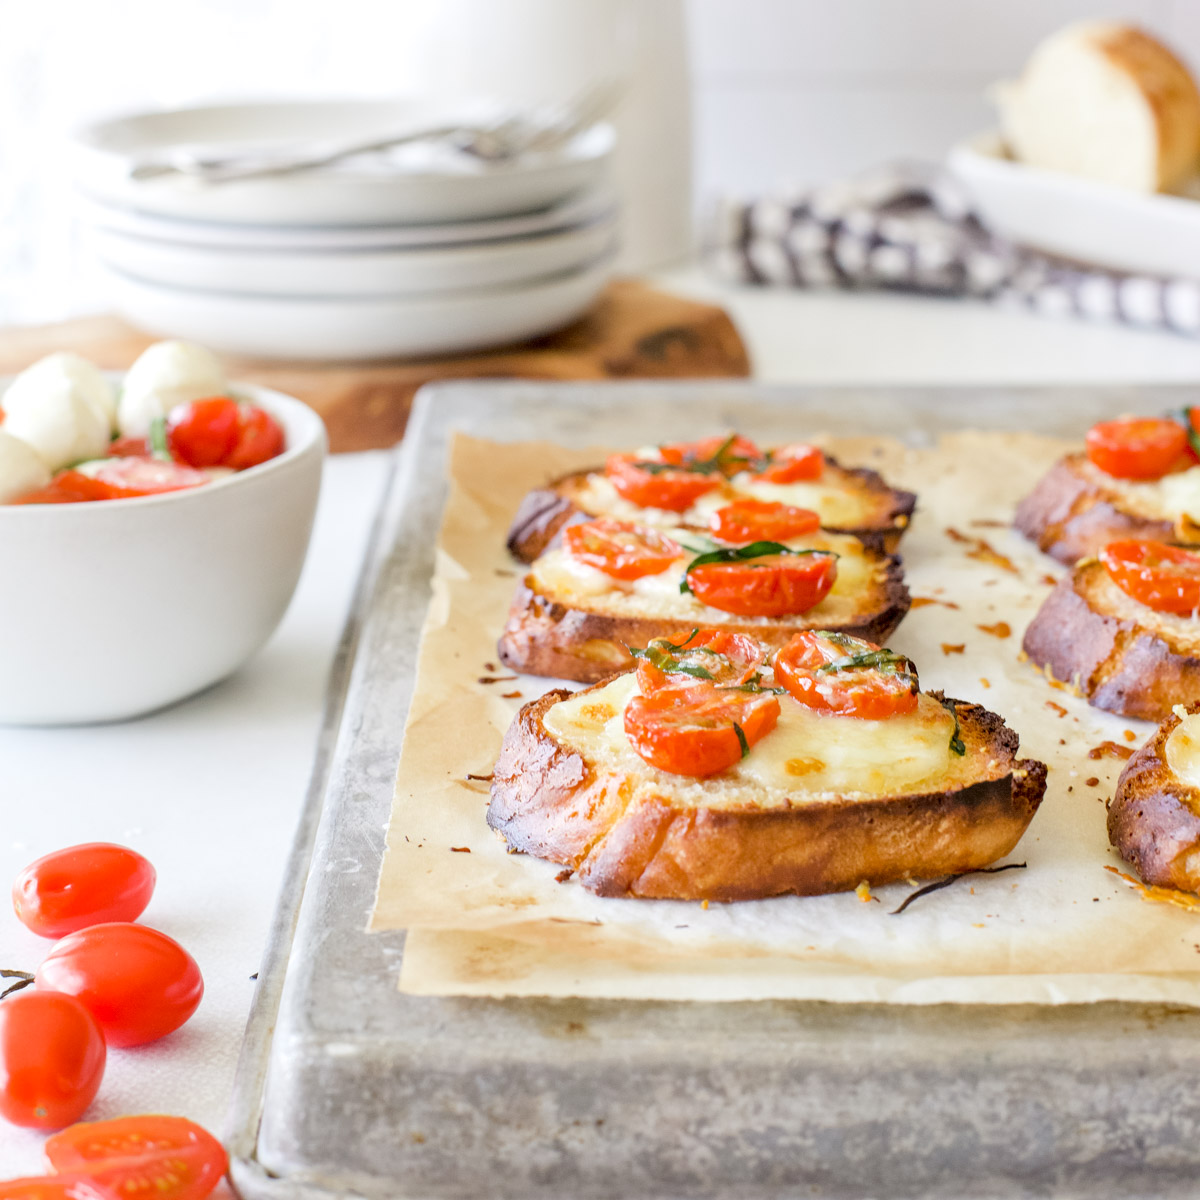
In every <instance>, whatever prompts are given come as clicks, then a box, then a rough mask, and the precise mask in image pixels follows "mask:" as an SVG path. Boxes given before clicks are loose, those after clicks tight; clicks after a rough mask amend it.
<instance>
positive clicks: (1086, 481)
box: [1014, 454, 1178, 565]
mask: <svg viewBox="0 0 1200 1200" xmlns="http://www.w3.org/2000/svg"><path fill="white" fill-rule="evenodd" d="M1014 524H1015V525H1016V528H1017V529H1018V531H1019V532H1021V533H1023V534H1024V535H1025V536H1026V537H1027V538H1029V540H1030V541H1032V542H1036V543H1037V546H1038V549H1039V550H1044V551H1045V552H1046V553H1047V554H1049V555H1051V556H1052V557H1053V558H1057V559H1058V561H1059V562H1064V563H1067V564H1068V565H1070V564H1071V563H1074V562H1075V561H1077V560H1078V559H1081V558H1087V557H1089V556H1090V555H1093V554H1099V552H1100V551H1101V550H1102V549H1103V548H1104V547H1105V546H1106V545H1108V543H1109V542H1115V541H1119V540H1121V539H1122V538H1149V539H1152V540H1153V541H1158V542H1174V541H1177V540H1178V537H1177V534H1176V528H1175V524H1174V522H1173V521H1169V520H1165V519H1155V518H1153V517H1150V516H1139V515H1138V514H1137V513H1134V512H1131V511H1129V510H1128V508H1126V507H1123V497H1122V493H1121V490H1120V485H1119V484H1118V483H1116V481H1114V482H1113V484H1112V486H1111V487H1106V486H1105V484H1104V482H1103V479H1102V478H1101V477H1100V473H1099V472H1098V471H1096V470H1095V469H1094V468H1089V465H1088V462H1087V456H1086V455H1084V454H1068V455H1067V456H1066V457H1065V458H1063V459H1060V460H1059V461H1058V462H1057V463H1055V464H1054V466H1053V467H1051V468H1050V470H1049V471H1047V472H1046V474H1045V475H1043V476H1042V478H1041V479H1040V480H1039V481H1038V484H1037V486H1036V487H1035V488H1034V489H1033V491H1032V492H1030V493H1029V495H1028V496H1026V497H1025V499H1024V500H1022V501H1021V503H1020V504H1019V505H1018V506H1017V516H1016V520H1015V521H1014Z"/></svg>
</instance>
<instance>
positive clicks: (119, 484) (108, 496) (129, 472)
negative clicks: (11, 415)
mask: <svg viewBox="0 0 1200 1200" xmlns="http://www.w3.org/2000/svg"><path fill="white" fill-rule="evenodd" d="M203 483H208V476H207V475H205V474H204V473H203V472H201V471H195V470H193V469H192V468H191V467H187V466H183V465H181V464H180V463H174V462H164V461H162V460H160V459H156V458H109V459H97V460H96V461H95V462H94V463H90V464H88V469H87V470H71V471H60V472H59V473H58V474H57V475H56V476H55V477H54V478H53V479H52V480H51V481H50V482H49V483H48V484H47V485H46V486H45V487H44V488H40V489H39V490H38V491H36V492H29V493H27V494H26V495H24V496H18V497H17V499H15V500H11V501H9V503H10V504H77V503H80V502H81V501H85V500H132V499H135V498H137V497H139V496H157V495H160V494H162V493H163V492H179V491H183V490H185V489H187V488H194V487H199V486H200V485H201V484H203Z"/></svg>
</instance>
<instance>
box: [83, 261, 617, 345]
mask: <svg viewBox="0 0 1200 1200" xmlns="http://www.w3.org/2000/svg"><path fill="white" fill-rule="evenodd" d="M612 260H613V252H612V251H609V252H608V253H606V254H605V256H604V257H603V258H602V259H600V260H599V261H597V262H593V263H591V264H589V265H587V266H585V267H584V268H582V269H580V270H577V271H572V272H569V273H566V274H562V275H555V276H551V277H550V278H548V279H541V280H535V281H533V282H530V283H521V284H510V285H506V286H503V287H493V288H480V289H472V290H469V291H460V292H438V293H425V294H422V295H409V296H375V297H368V298H365V299H353V298H345V299H304V298H295V297H283V296H236V295H231V294H228V293H224V292H201V291H193V290H187V289H184V288H171V287H164V286H163V285H162V284H158V283H147V282H146V281H145V280H141V279H136V278H134V277H133V276H131V275H125V274H122V273H120V272H117V271H114V270H112V269H111V268H109V269H105V270H104V275H105V278H106V282H107V285H108V292H109V299H110V300H111V301H112V303H113V306H114V307H115V308H116V310H117V311H118V312H119V313H120V314H121V315H122V316H124V317H125V318H126V319H127V320H129V321H131V322H132V323H133V324H134V325H138V326H140V327H141V328H142V329H144V330H147V331H148V332H150V333H156V334H163V335H166V336H170V337H180V338H187V339H189V340H191V341H196V342H200V343H201V344H202V345H205V346H212V347H213V348H214V349H216V350H222V351H225V352H226V353H229V354H247V355H260V356H263V357H267V358H286V359H304V360H318V359H349V360H370V359H378V358H396V357H403V356H411V355H428V354H452V353H459V352H462V351H467V350H480V349H483V348H485V347H488V346H497V345H503V344H505V343H507V342H517V341H522V340H524V339H525V338H531V337H536V336H538V335H540V334H543V333H549V332H550V331H551V330H554V329H559V328H561V327H562V326H565V325H569V324H570V323H571V322H572V321H574V320H575V319H576V318H578V317H580V316H582V315H583V313H584V312H586V311H587V309H588V307H589V306H590V305H591V303H592V302H593V301H594V300H595V299H596V297H597V296H598V295H599V293H600V291H601V289H602V288H603V287H604V284H605V283H606V281H607V280H608V277H609V275H610V273H611V267H612Z"/></svg>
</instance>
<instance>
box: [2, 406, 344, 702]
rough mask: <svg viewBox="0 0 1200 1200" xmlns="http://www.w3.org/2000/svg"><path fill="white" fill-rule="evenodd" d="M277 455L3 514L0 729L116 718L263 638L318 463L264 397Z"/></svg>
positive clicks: (296, 412)
mask: <svg viewBox="0 0 1200 1200" xmlns="http://www.w3.org/2000/svg"><path fill="white" fill-rule="evenodd" d="M234 391H235V394H237V395H238V396H239V397H243V398H245V399H246V400H248V401H250V402H252V403H254V404H256V405H259V406H260V407H262V408H265V409H267V410H268V411H269V412H270V413H271V414H272V416H274V417H275V418H276V420H278V421H279V422H280V423H281V424H282V425H283V428H284V432H285V435H286V437H287V449H286V450H285V451H284V453H283V454H281V455H280V456H279V457H278V458H274V459H271V460H270V461H269V462H266V463H263V464H262V465H261V466H257V467H252V468H251V469H249V470H248V471H243V472H239V473H238V474H236V475H230V476H228V477H227V478H224V479H220V480H216V481H214V482H212V483H208V484H205V485H203V486H202V487H198V488H195V489H193V490H188V491H182V492H172V493H166V494H164V495H160V496H146V497H142V498H138V499H133V500H105V501H99V502H94V503H89V504H47V505H32V504H31V505H18V506H5V505H0V561H2V562H3V563H4V578H5V583H4V587H2V588H0V723H3V724H9V725H65V724H76V723H81V722H92V721H117V720H124V719H126V718H129V717H134V716H138V715H140V714H142V713H147V712H151V711H153V710H154V709H157V708H161V707H163V706H164V705H167V704H171V703H174V702H175V701H177V700H182V699H184V698H185V697H186V696H190V695H192V694H193V693H195V692H198V691H201V690H202V689H204V688H206V687H208V686H209V685H211V684H213V683H216V682H217V681H218V680H219V679H223V678H224V677H225V676H226V675H229V674H230V673H232V672H233V671H235V670H236V669H237V668H238V667H240V666H241V665H242V664H243V663H244V662H245V661H246V660H247V659H248V658H249V657H250V656H251V655H252V654H253V653H254V652H255V651H256V650H258V649H259V647H261V646H262V644H263V643H264V642H265V641H266V640H267V638H268V637H269V636H270V635H271V633H272V632H273V631H274V629H275V627H276V626H277V625H278V624H279V621H280V619H281V618H282V617H283V614H284V611H285V610H286V609H287V606H288V602H289V601H290V599H291V596H292V592H293V591H294V590H295V586H296V582H297V580H298V579H299V577H300V569H301V567H302V566H303V565H304V558H305V554H306V552H307V549H308V539H309V534H310V533H311V530H312V521H313V513H314V512H315V509H316V503H317V495H318V492H319V491H320V484H321V464H322V462H323V460H324V457H325V446H326V438H325V428H324V426H323V425H322V423H321V419H320V418H319V417H318V416H317V415H316V413H314V412H313V411H312V410H311V409H310V408H308V406H307V405H304V404H302V403H301V402H300V401H299V400H294V399H292V398H291V397H290V396H284V395H282V394H280V393H279V392H273V391H269V390H267V389H266V388H258V387H252V386H249V385H244V384H243V385H236V386H235V388H234Z"/></svg>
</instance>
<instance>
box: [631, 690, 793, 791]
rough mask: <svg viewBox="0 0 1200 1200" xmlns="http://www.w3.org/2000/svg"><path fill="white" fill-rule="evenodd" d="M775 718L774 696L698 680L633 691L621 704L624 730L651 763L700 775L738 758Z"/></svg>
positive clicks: (776, 704)
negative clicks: (644, 693) (686, 684)
mask: <svg viewBox="0 0 1200 1200" xmlns="http://www.w3.org/2000/svg"><path fill="white" fill-rule="evenodd" d="M777 720H779V701H778V700H777V699H776V698H775V697H774V696H772V695H769V694H764V693H762V692H757V693H755V692H739V691H735V690H732V689H730V688H718V687H714V686H713V685H712V684H711V683H698V684H696V685H695V686H694V687H690V688H664V689H662V690H661V691H658V692H654V693H653V694H652V695H649V696H634V697H633V698H632V699H631V700H630V701H629V703H628V704H627V705H626V706H625V735H626V737H628V739H629V744H630V745H631V746H632V747H633V748H634V750H635V751H636V752H637V753H638V755H639V756H640V757H641V758H642V759H644V760H645V761H646V762H648V763H649V764H650V765H651V766H652V767H657V768H658V769H659V770H660V771H668V772H670V774H672V775H690V776H692V777H693V778H697V779H702V778H704V777H705V776H707V775H715V774H716V773H717V772H718V771H724V770H726V769H727V768H729V767H732V766H734V765H735V764H736V763H738V762H740V761H741V759H742V758H743V757H744V756H745V755H746V754H748V753H749V751H750V747H751V746H753V745H754V744H755V742H757V741H759V740H760V739H761V738H763V737H765V736H766V735H767V734H768V733H770V732H771V730H772V729H774V728H775V722H776V721H777Z"/></svg>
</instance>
